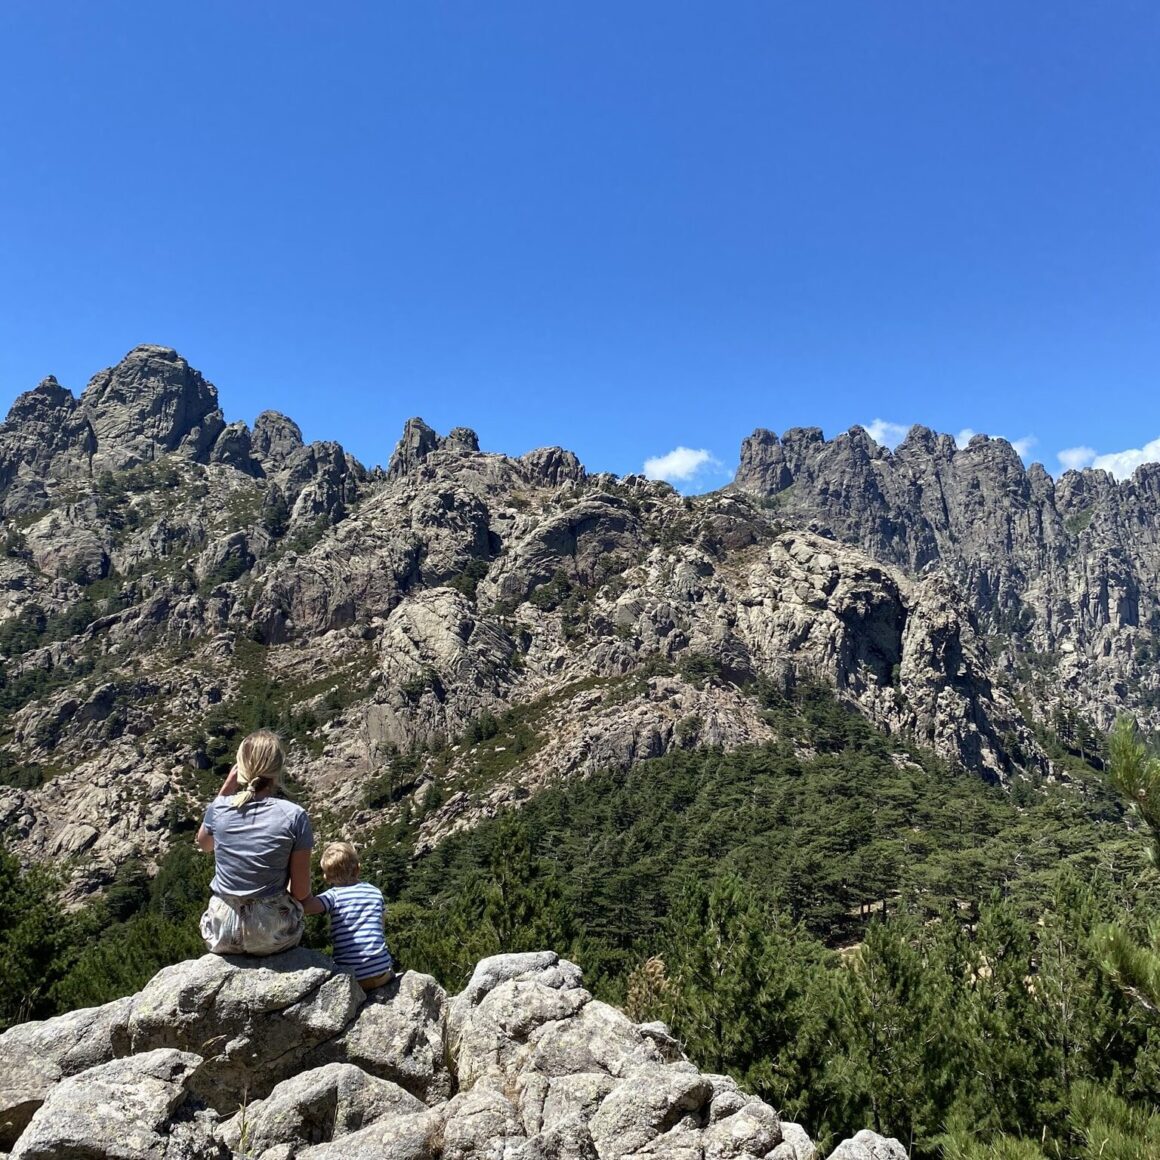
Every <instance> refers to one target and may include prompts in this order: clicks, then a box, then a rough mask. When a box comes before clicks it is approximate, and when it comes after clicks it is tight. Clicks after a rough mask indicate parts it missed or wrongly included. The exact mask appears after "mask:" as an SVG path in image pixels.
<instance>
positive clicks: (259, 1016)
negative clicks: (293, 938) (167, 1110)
mask: <svg viewBox="0 0 1160 1160" xmlns="http://www.w3.org/2000/svg"><path fill="white" fill-rule="evenodd" d="M362 1002H363V993H362V991H361V990H359V988H358V985H357V984H356V983H355V981H354V979H353V978H352V977H351V976H350V975H347V974H342V973H338V974H336V973H335V971H334V966H333V964H332V963H331V962H330V960H329V959H326V958H324V957H323V956H322V955H320V954H318V953H317V952H314V951H308V950H305V949H304V948H301V947H297V948H295V949H294V950H290V951H285V952H284V953H282V954H278V955H270V956H268V957H266V958H260V959H258V958H247V957H242V956H237V957H230V958H223V957H220V956H218V955H204V956H203V957H202V958H200V959H195V960H193V961H192V962H185V963H178V964H177V965H176V966H172V967H166V968H165V969H164V970H162V971H160V972H159V973H158V974H157V975H155V976H154V978H153V979H152V981H151V982H150V983H149V984H148V985H147V986H146V987H145V989H144V990H143V991H142V992H141V993H140V994H138V995H136V996H134V998H133V1001H132V1006H131V1008H130V1012H129V1022H128V1037H129V1043H130V1048H131V1050H132V1051H134V1052H140V1051H148V1050H150V1049H152V1048H157V1047H173V1048H179V1049H182V1050H188V1049H191V1048H195V1049H196V1050H197V1051H198V1052H199V1053H200V1054H201V1055H202V1056H203V1057H204V1058H205V1064H204V1066H203V1067H202V1068H201V1069H200V1070H199V1072H198V1075H197V1077H196V1080H195V1081H194V1082H195V1084H196V1090H197V1092H198V1094H199V1095H201V1096H202V1097H203V1098H204V1099H205V1100H206V1102H207V1103H209V1104H210V1105H211V1106H212V1107H214V1108H216V1109H217V1110H218V1111H221V1112H229V1113H232V1112H233V1111H234V1110H235V1109H236V1108H237V1107H238V1106H239V1105H240V1104H241V1103H242V1102H243V1101H245V1100H249V1099H255V1098H262V1097H264V1096H266V1095H267V1094H269V1092H270V1091H271V1090H272V1089H273V1088H274V1086H275V1085H276V1084H277V1083H278V1082H279V1081H281V1080H282V1079H285V1078H286V1077H287V1076H289V1075H292V1074H294V1073H295V1072H297V1071H299V1070H300V1069H301V1067H302V1066H303V1064H304V1062H305V1061H306V1060H307V1058H308V1057H309V1056H310V1054H311V1052H312V1051H313V1050H314V1049H316V1048H317V1047H318V1046H319V1045H320V1044H322V1043H325V1042H327V1041H329V1040H332V1039H334V1038H335V1037H336V1036H337V1035H339V1034H340V1033H341V1032H342V1031H343V1030H344V1029H345V1028H346V1026H347V1025H348V1024H349V1023H350V1021H351V1020H352V1019H353V1018H354V1015H355V1013H356V1012H357V1011H358V1009H359V1007H360V1006H361V1005H362Z"/></svg>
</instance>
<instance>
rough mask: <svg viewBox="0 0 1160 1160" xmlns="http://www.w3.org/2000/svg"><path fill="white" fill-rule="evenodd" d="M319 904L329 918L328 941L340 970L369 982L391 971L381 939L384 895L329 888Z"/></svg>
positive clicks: (361, 887) (372, 889) (365, 886)
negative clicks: (332, 947) (331, 944)
mask: <svg viewBox="0 0 1160 1160" xmlns="http://www.w3.org/2000/svg"><path fill="white" fill-rule="evenodd" d="M318 901H319V902H321V903H322V905H323V907H324V908H325V910H326V913H327V914H329V915H330V941H331V942H332V943H333V944H334V961H335V963H336V964H337V965H338V966H339V967H341V968H342V969H343V970H344V971H350V972H351V974H353V975H354V977H355V978H356V979H371V978H374V976H376V975H381V974H382V973H383V972H384V971H389V970H391V969H392V968H393V967H394V962H393V960H392V959H391V952H390V951H389V950H388V949H387V943H386V939H384V937H383V894H382V891H381V890H379V888H378V887H377V886H372V885H371V884H370V883H369V882H355V883H354V884H353V885H351V886H332V887H331V888H330V889H329V890H324V891H323V892H322V893H321V894H320V895H319V896H318Z"/></svg>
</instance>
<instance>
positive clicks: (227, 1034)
mask: <svg viewBox="0 0 1160 1160" xmlns="http://www.w3.org/2000/svg"><path fill="white" fill-rule="evenodd" d="M0 1148H4V1149H10V1150H11V1155H12V1157H13V1160H74V1158H83V1157H93V1158H94V1160H95V1158H97V1157H116V1158H120V1160H146V1158H148V1160H155V1158H164V1160H218V1158H220V1160H225V1158H226V1157H229V1156H238V1157H255V1158H261V1160H295V1158H302V1160H326V1158H330V1157H334V1158H335V1160H337V1158H339V1157H341V1158H344V1160H363V1158H366V1160H381V1158H383V1157H387V1158H390V1160H484V1158H487V1160H644V1158H645V1157H657V1158H659V1157H666V1158H674V1160H677V1158H679V1160H756V1158H760V1157H767V1158H770V1160H817V1158H818V1153H817V1151H816V1149H815V1148H814V1146H813V1144H812V1143H811V1142H810V1140H809V1137H808V1135H807V1133H806V1131H805V1130H804V1129H803V1128H801V1127H800V1126H798V1125H796V1124H790V1123H783V1122H782V1121H781V1119H780V1117H779V1116H778V1114H777V1111H776V1110H775V1109H774V1108H771V1107H770V1106H769V1105H768V1104H765V1103H763V1102H761V1101H760V1100H757V1099H754V1098H752V1097H750V1096H748V1095H746V1094H745V1093H744V1092H743V1091H741V1090H740V1089H739V1088H738V1086H737V1084H736V1083H734V1082H733V1081H732V1080H731V1079H729V1078H728V1077H726V1076H720V1075H705V1074H702V1073H701V1072H699V1071H698V1070H697V1068H696V1066H695V1065H694V1064H693V1063H690V1062H689V1061H688V1060H687V1059H685V1057H684V1055H683V1054H682V1053H681V1051H680V1048H679V1046H678V1045H677V1044H676V1042H675V1041H674V1040H673V1039H672V1037H671V1036H670V1035H669V1034H668V1031H667V1029H666V1028H664V1026H663V1025H660V1024H646V1025H638V1024H634V1023H633V1022H632V1021H631V1020H629V1019H628V1018H627V1017H626V1016H625V1015H624V1014H623V1013H622V1012H620V1011H618V1010H617V1009H615V1008H613V1007H609V1006H607V1005H606V1004H604V1003H601V1002H599V1001H598V1000H596V999H594V998H593V997H592V996H591V995H590V994H589V993H588V991H586V990H585V989H584V987H583V980H582V978H581V974H580V971H579V969H578V968H577V967H576V966H575V965H574V964H572V963H569V962H567V961H565V960H561V959H560V958H559V957H558V956H557V955H555V954H554V953H552V952H549V951H544V952H536V953H528V954H510V955H498V956H495V957H493V958H490V959H485V960H483V961H482V962H481V963H479V965H478V966H477V968H476V970H475V973H474V975H473V976H472V978H471V981H470V982H469V983H468V985H467V987H466V989H465V990H464V991H463V992H462V993H461V994H459V995H456V996H453V997H448V996H447V995H446V994H445V993H444V992H443V991H442V989H441V988H440V987H439V986H438V984H437V983H436V982H435V981H434V980H433V979H430V978H428V977H426V976H416V975H414V973H413V972H406V973H404V974H403V975H402V976H401V977H400V978H399V979H398V980H396V981H395V982H394V983H392V984H391V985H390V986H388V987H385V988H382V989H380V990H378V991H376V992H373V993H372V994H371V995H370V996H366V995H364V994H363V992H362V991H361V990H360V989H359V987H358V986H357V984H355V982H354V980H353V979H352V978H350V976H347V975H342V974H340V973H337V972H336V971H335V970H334V968H333V965H332V964H331V963H330V962H329V960H327V959H325V958H323V957H322V956H319V955H317V954H314V953H312V952H309V951H305V950H295V951H290V952H287V953H286V954H283V955H275V956H271V957H270V958H268V959H247V958H233V959H215V958H214V957H213V956H206V957H205V958H202V959H199V960H196V961H193V962H186V963H180V964H178V965H176V966H173V967H168V968H166V969H165V970H164V971H162V972H161V973H160V974H158V975H157V976H156V977H155V978H154V979H153V981H152V982H150V983H149V985H148V986H147V987H146V988H145V990H144V991H142V992H141V993H139V994H137V995H134V996H132V997H131V998H128V999H122V1000H118V1001H117V1002H116V1003H112V1004H109V1005H108V1006H107V1007H102V1008H97V1009H93V1010H89V1011H76V1012H72V1013H71V1014H69V1015H63V1016H60V1017H58V1018H57V1019H51V1020H48V1021H46V1022H43V1023H28V1024H22V1025H19V1026H17V1027H15V1028H13V1029H12V1030H10V1031H8V1032H7V1033H6V1034H4V1035H2V1036H0ZM832 1157H833V1160H903V1158H904V1157H905V1151H904V1150H903V1149H902V1148H901V1146H900V1145H899V1144H898V1142H897V1141H895V1140H886V1139H883V1138H882V1137H879V1136H876V1135H874V1134H873V1133H871V1132H859V1133H858V1134H857V1135H856V1136H855V1137H853V1138H852V1139H851V1140H849V1141H846V1142H844V1143H842V1144H840V1145H839V1146H838V1148H837V1150H835V1151H834V1152H833V1153H832Z"/></svg>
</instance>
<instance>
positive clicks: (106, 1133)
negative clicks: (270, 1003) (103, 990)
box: [12, 1049, 216, 1160]
mask: <svg viewBox="0 0 1160 1160" xmlns="http://www.w3.org/2000/svg"><path fill="white" fill-rule="evenodd" d="M200 1063H201V1059H200V1057H198V1056H196V1055H193V1054H191V1053H189V1052H182V1051H172V1050H166V1049H161V1050H157V1051H149V1052H145V1053H143V1054H140V1055H132V1056H129V1057H128V1058H127V1059H117V1060H113V1061H112V1062H110V1063H103V1064H100V1065H98V1066H97V1067H94V1068H90V1069H89V1070H88V1071H84V1072H81V1073H80V1074H79V1075H76V1076H72V1077H70V1078H68V1079H64V1080H62V1081H61V1082H60V1083H59V1084H57V1085H56V1087H54V1088H53V1089H52V1091H51V1092H49V1094H48V1097H47V1099H46V1100H45V1102H44V1104H43V1106H42V1107H40V1108H39V1109H38V1111H37V1112H36V1114H35V1115H34V1116H33V1117H32V1121H31V1123H30V1124H29V1125H28V1127H27V1128H26V1129H25V1130H24V1133H23V1134H22V1135H21V1137H20V1139H19V1141H18V1142H17V1144H16V1147H15V1149H14V1150H13V1153H12V1155H13V1157H14V1160H17V1158H18V1160H83V1158H88V1157H92V1158H93V1160H98V1158H100V1157H110V1158H112V1160H156V1158H158V1157H174V1158H176V1157H178V1156H180V1155H182V1153H183V1152H184V1154H185V1155H191V1154H196V1153H190V1152H189V1151H186V1149H184V1148H182V1149H180V1150H179V1149H178V1148H176V1147H171V1143H173V1141H171V1140H170V1139H169V1137H170V1134H171V1133H170V1130H169V1129H170V1117H171V1116H172V1114H173V1112H174V1110H175V1109H176V1108H177V1107H178V1105H179V1104H181V1103H182V1102H183V1101H184V1100H185V1098H186V1096H187V1085H188V1083H189V1080H190V1078H191V1077H192V1075H193V1074H195V1072H196V1069H197V1067H198V1065H199V1064H200ZM198 1150H199V1151H201V1152H202V1154H203V1155H206V1156H210V1155H213V1154H214V1153H215V1152H216V1148H214V1147H213V1145H212V1143H211V1142H210V1141H209V1140H208V1139H207V1140H205V1141H204V1148H203V1149H198Z"/></svg>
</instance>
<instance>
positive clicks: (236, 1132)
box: [219, 1063, 424, 1155]
mask: <svg viewBox="0 0 1160 1160" xmlns="http://www.w3.org/2000/svg"><path fill="white" fill-rule="evenodd" d="M423 1110H424V1106H423V1103H422V1101H420V1100H418V1099H416V1098H415V1097H414V1096H413V1095H411V1094H410V1093H409V1092H405V1091H404V1090H403V1089H402V1088H401V1087H399V1086H398V1085H397V1084H393V1083H391V1082H390V1081H389V1080H385V1079H378V1078H376V1077H374V1076H370V1075H367V1073H366V1072H365V1071H363V1070H361V1069H360V1068H357V1067H355V1066H354V1065H353V1064H349V1063H330V1064H326V1065H325V1066H323V1067H319V1068H314V1069H313V1070H311V1071H305V1072H302V1073H301V1074H300V1075H296V1076H293V1077H292V1078H290V1079H287V1080H283V1081H282V1083H280V1084H278V1086H277V1087H275V1088H274V1090H273V1091H272V1092H271V1093H270V1094H269V1095H268V1096H267V1097H266V1098H265V1099H264V1100H257V1101H254V1102H252V1103H249V1104H247V1105H246V1107H245V1108H244V1109H242V1110H241V1111H239V1112H238V1113H237V1114H236V1115H235V1116H234V1117H233V1118H232V1119H230V1120H228V1121H227V1122H226V1123H225V1124H223V1125H222V1126H221V1129H220V1131H219V1136H220V1138H221V1140H222V1141H223V1142H224V1143H225V1144H226V1146H227V1147H229V1148H230V1149H231V1151H233V1152H235V1153H236V1152H240V1151H241V1150H242V1144H243V1142H244V1144H245V1150H246V1151H247V1152H248V1153H253V1154H254V1155H259V1154H262V1153H264V1152H266V1151H267V1150H268V1149H272V1148H275V1147H277V1146H278V1145H294V1146H303V1145H307V1144H322V1143H327V1142H328V1141H330V1140H336V1139H338V1138H339V1137H341V1136H346V1135H349V1134H351V1133H353V1132H357V1131H358V1130H359V1129H360V1128H364V1127H367V1126H368V1125H370V1124H373V1123H375V1122H376V1121H378V1120H381V1119H383V1118H385V1117H386V1116H389V1115H414V1114H416V1113H417V1112H422V1111H423Z"/></svg>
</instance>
